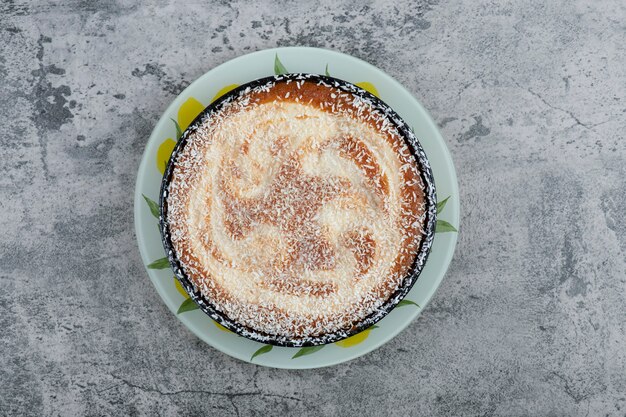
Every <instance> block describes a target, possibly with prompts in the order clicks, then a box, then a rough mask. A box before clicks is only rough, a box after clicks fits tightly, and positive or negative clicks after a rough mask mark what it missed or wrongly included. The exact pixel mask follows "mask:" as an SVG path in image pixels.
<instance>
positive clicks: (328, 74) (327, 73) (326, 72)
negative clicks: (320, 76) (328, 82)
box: [324, 64, 330, 77]
mask: <svg viewBox="0 0 626 417" xmlns="http://www.w3.org/2000/svg"><path fill="white" fill-rule="evenodd" d="M324 74H325V75H326V76H327V77H330V72H328V64H326V70H325V71H324Z"/></svg>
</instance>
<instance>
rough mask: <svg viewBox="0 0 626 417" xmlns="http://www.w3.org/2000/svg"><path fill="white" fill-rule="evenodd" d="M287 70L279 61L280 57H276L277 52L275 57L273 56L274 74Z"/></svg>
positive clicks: (284, 72) (285, 72) (283, 72)
mask: <svg viewBox="0 0 626 417" xmlns="http://www.w3.org/2000/svg"><path fill="white" fill-rule="evenodd" d="M288 72H289V71H287V68H285V66H284V65H283V63H282V62H280V59H278V54H276V57H275V58H274V74H276V75H281V74H287V73H288Z"/></svg>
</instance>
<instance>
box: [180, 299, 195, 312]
mask: <svg viewBox="0 0 626 417" xmlns="http://www.w3.org/2000/svg"><path fill="white" fill-rule="evenodd" d="M199 308H200V307H199V306H198V304H196V303H195V301H193V300H192V299H191V298H187V299H186V300H185V301H183V303H182V304H181V305H180V307H178V311H177V312H176V314H180V313H185V312H187V311H193V310H197V309H199Z"/></svg>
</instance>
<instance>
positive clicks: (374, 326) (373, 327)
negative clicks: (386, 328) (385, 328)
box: [370, 324, 378, 330]
mask: <svg viewBox="0 0 626 417" xmlns="http://www.w3.org/2000/svg"><path fill="white" fill-rule="evenodd" d="M374 329H378V326H377V325H375V324H374V325H373V326H372V327H370V330H374Z"/></svg>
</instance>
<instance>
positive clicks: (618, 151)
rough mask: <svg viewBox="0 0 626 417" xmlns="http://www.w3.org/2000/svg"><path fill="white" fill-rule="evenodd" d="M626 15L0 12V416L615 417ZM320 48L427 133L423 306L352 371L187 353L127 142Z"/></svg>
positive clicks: (599, 4) (570, 8)
mask: <svg viewBox="0 0 626 417" xmlns="http://www.w3.org/2000/svg"><path fill="white" fill-rule="evenodd" d="M624 22H626V3H624V1H623V0H605V1H583V0H576V1H569V0H555V1H545V0H541V1H531V0H523V1H487V0H460V1H449V2H444V1H441V2H438V1H419V2H417V3H412V2H408V1H397V2H394V3H393V4H392V3H391V2H382V1H381V2H354V1H337V0H319V1H316V2H314V3H299V2H275V3H274V2H269V1H261V2H248V1H244V0H236V1H234V2H227V1H225V2H221V3H220V2H212V3H206V4H204V3H201V2H198V1H192V2H175V1H169V2H168V1H144V2H137V3H132V2H129V1H115V0H107V1H99V2H96V1H69V2H65V3H63V2H62V3H59V2H52V1H25V2H20V1H12V0H9V1H7V0H3V1H2V3H0V126H2V132H1V134H0V146H1V148H0V154H1V155H2V158H1V164H0V173H1V175H0V210H1V215H0V233H1V236H2V238H1V240H0V266H1V267H2V268H1V272H0V283H1V285H2V291H0V334H1V336H0V415H33V416H40V415H46V416H57V415H58V416H74V415H76V416H82V415H150V416H154V415H215V416H247V415H258V416H265V415H268V414H269V415H290V414H293V415H313V416H314V415H320V416H321V415H330V416H349V415H357V416H370V415H371V416H386V415H394V416H395V415H397V416H405V415H425V416H447V415H454V416H478V415H480V416H483V415H502V416H505V415H520V416H521V415H529V416H586V415H590V416H600V415H611V416H625V415H626V278H625V276H626V273H625V267H626V257H625V255H626V223H625V222H624V221H623V215H624V213H625V212H626V162H625V157H626V142H625V141H624V131H625V129H626V113H625V112H626V49H625V45H626V24H625V23H624ZM286 45H308V46H319V47H326V48H332V49H336V50H338V51H341V52H345V53H348V54H352V55H354V56H357V57H359V58H362V59H364V60H366V61H369V62H371V63H373V64H374V65H376V66H378V67H380V68H381V69H383V70H384V71H386V72H388V73H389V74H391V75H392V76H393V77H395V78H396V79H398V80H399V81H400V82H401V83H402V84H404V85H405V86H407V88H408V89H409V90H410V91H412V92H413V93H414V94H415V96H416V97H418V99H419V100H420V101H421V102H422V103H423V104H424V105H425V107H426V108H427V109H429V111H430V112H431V113H432V115H433V117H434V118H435V119H436V120H437V122H438V123H439V125H440V127H441V130H442V133H443V135H444V137H445V138H446V141H447V143H448V146H449V147H450V149H451V152H452V154H453V157H454V160H455V164H456V166H457V170H458V174H459V182H460V188H461V202H462V221H461V234H460V236H459V237H460V240H459V243H458V247H457V252H456V255H455V259H454V261H453V262H452V265H451V268H450V270H449V272H448V274H447V277H446V279H445V281H444V283H443V285H442V286H441V288H440V290H439V292H438V294H437V295H436V297H435V298H434V301H433V302H432V304H431V305H430V306H429V307H428V308H427V309H426V310H425V311H424V312H423V314H422V315H421V316H420V318H419V319H418V320H416V321H415V322H414V323H413V324H412V325H411V326H410V327H409V328H408V329H407V330H406V331H404V332H403V333H402V334H401V335H399V336H398V337H397V338H395V339H394V340H393V341H391V342H390V343H388V344H387V345H385V346H384V347H382V348H381V349H379V350H377V351H376V352H373V353H371V354H369V355H366V356H365V357H362V358H360V359H357V360H355V361H352V362H349V363H345V364H343V365H340V366H335V367H332V368H327V369H320V370H312V371H282V370H275V369H265V368H260V367H257V366H255V365H251V364H247V363H242V362H239V361H237V360H234V359H231V358H230V357H228V356H226V355H224V354H221V353H220V352H217V351H215V350H214V349H212V348H210V347H208V346H206V345H205V344H204V343H202V342H201V341H200V340H199V339H197V338H196V337H195V336H193V335H192V334H191V333H190V332H189V331H188V330H186V329H185V328H184V327H183V326H182V324H181V323H180V322H179V321H178V320H177V319H176V318H175V317H174V316H173V315H172V314H171V313H170V312H169V311H168V310H167V309H166V307H165V305H164V304H163V303H162V302H161V301H160V299H159V297H158V295H157V293H156V291H155V290H154V288H153V287H152V285H150V283H149V280H148V277H147V275H146V273H145V271H144V268H143V265H142V262H141V260H140V257H139V253H138V249H137V247H136V241H135V236H134V229H133V214H132V213H133V212H132V199H133V189H134V181H135V175H136V172H137V168H138V164H139V160H140V156H141V152H142V150H143V147H144V144H145V143H146V141H147V139H148V136H149V134H150V132H151V130H152V128H153V126H154V125H155V123H156V121H157V120H158V118H159V116H160V115H161V113H162V112H163V111H164V110H165V108H166V106H167V105H168V104H169V103H170V102H171V101H172V100H173V99H174V97H175V96H176V95H177V94H178V93H179V92H180V91H182V89H183V88H184V87H185V86H187V85H188V84H189V83H190V82H191V81H193V80H194V79H196V78H197V77H199V76H200V75H201V74H203V73H204V72H206V71H207V70H209V69H210V68H212V67H214V66H216V65H218V64H220V63H222V62H225V61H227V60H229V59H231V58H234V57H236V56H239V55H241V54H245V53H247V52H250V51H255V50H259V49H264V48H271V47H275V46H286Z"/></svg>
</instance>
